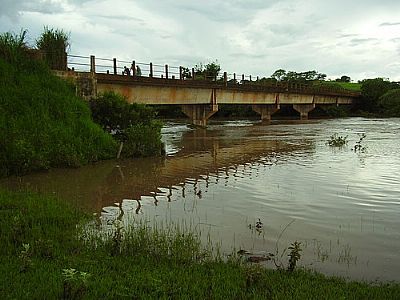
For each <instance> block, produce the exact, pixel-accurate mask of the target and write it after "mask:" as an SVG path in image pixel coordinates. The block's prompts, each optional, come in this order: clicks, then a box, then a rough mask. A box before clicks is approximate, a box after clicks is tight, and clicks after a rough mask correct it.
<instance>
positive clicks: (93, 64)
mask: <svg viewBox="0 0 400 300" xmlns="http://www.w3.org/2000/svg"><path fill="white" fill-rule="evenodd" d="M90 72H92V73H96V59H95V57H94V55H90Z"/></svg>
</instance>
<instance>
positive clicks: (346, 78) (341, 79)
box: [335, 75, 351, 82]
mask: <svg viewBox="0 0 400 300" xmlns="http://www.w3.org/2000/svg"><path fill="white" fill-rule="evenodd" d="M335 81H336V82H350V81H351V78H350V77H349V76H346V75H343V76H342V77H340V78H336V79H335Z"/></svg>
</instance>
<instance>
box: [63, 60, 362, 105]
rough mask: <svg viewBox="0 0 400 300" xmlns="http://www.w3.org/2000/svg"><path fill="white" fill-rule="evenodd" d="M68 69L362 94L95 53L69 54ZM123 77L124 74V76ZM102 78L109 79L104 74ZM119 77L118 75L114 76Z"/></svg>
mask: <svg viewBox="0 0 400 300" xmlns="http://www.w3.org/2000/svg"><path fill="white" fill-rule="evenodd" d="M67 65H68V69H70V70H74V71H79V72H95V73H96V74H108V75H124V77H126V78H124V79H123V78H120V79H119V80H122V81H127V80H135V81H140V82H142V83H147V84H157V85H158V84H160V85H162V84H166V83H168V84H175V85H187V86H189V85H191V86H197V87H201V86H203V87H205V88H206V87H210V85H212V86H214V87H220V88H228V89H240V90H246V91H255V92H257V91H260V92H262V91H269V92H271V91H272V92H296V93H306V94H326V95H336V96H349V97H358V96H360V93H359V92H354V91H349V90H346V89H344V88H342V87H338V86H326V85H325V86H324V85H313V84H306V83H298V82H287V81H286V82H280V81H273V80H271V79H267V78H262V79H260V78H259V76H252V75H245V74H241V75H238V74H237V73H229V74H228V73H227V72H223V74H221V75H219V76H217V77H213V76H209V75H208V74H206V73H203V74H200V73H199V72H196V70H195V69H194V68H192V69H191V70H190V69H189V68H185V67H182V66H179V67H177V66H169V65H161V64H153V63H143V62H136V61H126V60H117V59H116V58H112V59H110V58H98V57H94V56H81V55H71V54H68V55H67ZM121 77H122V76H121ZM102 78H103V79H102V80H107V79H106V78H105V77H102ZM114 80H115V77H114Z"/></svg>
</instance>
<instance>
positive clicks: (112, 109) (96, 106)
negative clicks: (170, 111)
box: [90, 92, 162, 157]
mask: <svg viewBox="0 0 400 300" xmlns="http://www.w3.org/2000/svg"><path fill="white" fill-rule="evenodd" d="M90 107H91V110H92V116H93V120H94V121H95V122H96V123H98V124H100V125H101V126H102V127H103V129H104V130H106V131H108V132H109V133H111V134H113V135H114V137H115V138H116V139H117V140H118V141H120V142H123V143H124V146H123V151H122V155H123V156H125V157H135V156H149V155H155V154H160V152H161V148H162V143H161V127H162V125H161V123H160V122H157V121H155V120H154V117H155V112H154V110H153V109H151V108H150V107H147V106H145V105H141V104H135V103H134V104H129V103H128V102H127V101H126V100H125V99H124V98H123V97H122V96H121V95H119V94H116V93H114V92H107V93H104V94H103V95H101V96H100V97H98V98H97V99H94V100H92V101H91V102H90Z"/></svg>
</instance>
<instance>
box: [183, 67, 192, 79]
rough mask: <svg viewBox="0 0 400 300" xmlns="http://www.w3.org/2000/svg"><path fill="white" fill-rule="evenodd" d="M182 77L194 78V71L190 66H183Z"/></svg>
mask: <svg viewBox="0 0 400 300" xmlns="http://www.w3.org/2000/svg"><path fill="white" fill-rule="evenodd" d="M182 78H192V72H191V71H190V70H189V68H186V67H182Z"/></svg>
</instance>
